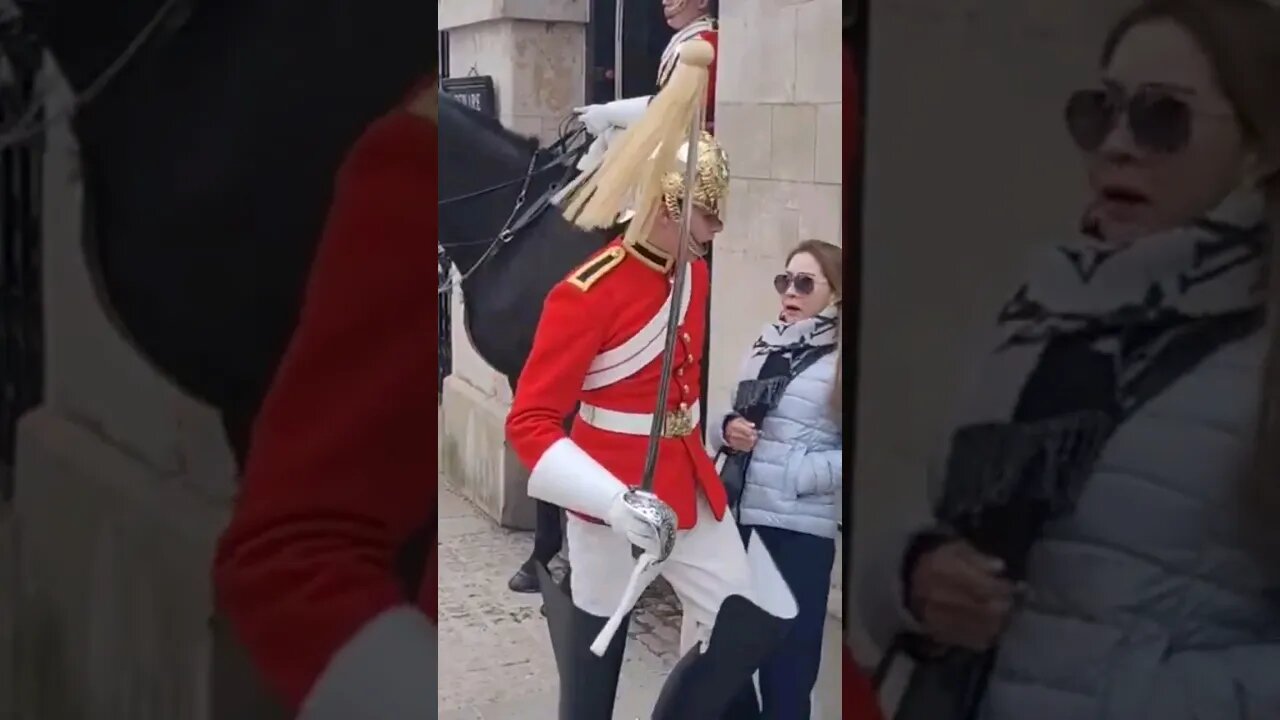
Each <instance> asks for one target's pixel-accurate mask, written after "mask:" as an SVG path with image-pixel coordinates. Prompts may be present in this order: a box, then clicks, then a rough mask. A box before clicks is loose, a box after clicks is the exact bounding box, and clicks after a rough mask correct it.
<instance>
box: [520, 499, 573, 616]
mask: <svg viewBox="0 0 1280 720" xmlns="http://www.w3.org/2000/svg"><path fill="white" fill-rule="evenodd" d="M536 507H537V509H538V512H537V515H536V516H535V517H534V519H535V524H534V526H533V554H532V555H530V556H529V559H528V560H525V561H524V564H523V565H521V566H520V569H518V570H516V573H515V574H514V575H512V576H511V579H510V580H508V581H507V587H508V588H510V589H511V590H512V591H513V592H518V593H536V592H538V590H539V587H538V573H537V566H538V565H539V564H542V565H550V564H551V560H552V559H553V558H555V556H556V555H557V554H558V553H559V552H560V548H561V546H563V544H564V533H563V531H562V529H561V526H560V517H561V515H562V514H563V511H561V509H560V508H558V507H556V506H555V505H552V504H551V503H549V502H543V501H542V500H538V501H537V505H536Z"/></svg>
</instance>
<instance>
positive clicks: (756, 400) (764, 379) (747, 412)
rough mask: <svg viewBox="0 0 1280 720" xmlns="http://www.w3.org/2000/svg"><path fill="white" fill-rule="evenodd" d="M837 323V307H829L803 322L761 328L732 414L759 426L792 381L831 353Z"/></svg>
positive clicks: (743, 375)
mask: <svg viewBox="0 0 1280 720" xmlns="http://www.w3.org/2000/svg"><path fill="white" fill-rule="evenodd" d="M839 319H840V315H839V307H838V306H836V305H831V306H828V307H827V309H825V310H823V311H822V312H820V313H818V314H817V315H815V316H814V317H811V318H807V319H805V320H798V321H796V322H793V323H786V322H782V321H781V320H779V321H777V322H773V323H769V324H768V325H765V327H764V330H763V331H761V333H760V337H758V338H756V341H755V342H754V343H752V344H751V350H750V351H749V352H748V355H747V360H746V362H745V364H744V366H743V370H742V376H741V377H742V380H741V381H740V382H739V383H738V389H737V391H736V392H735V393H734V398H733V409H734V412H736V413H737V414H738V415H741V416H742V417H744V418H746V419H747V420H749V421H751V422H753V423H756V424H757V425H758V424H759V423H760V422H762V421H763V420H764V416H765V415H767V414H768V413H769V411H770V410H772V409H773V408H774V407H776V406H777V404H778V401H779V400H781V399H782V394H783V392H784V391H785V390H786V388H787V384H788V383H790V382H791V379H792V378H794V377H795V376H796V375H799V374H800V373H802V372H804V370H805V369H806V368H808V367H809V366H810V365H812V364H813V363H815V362H817V361H818V359H819V358H821V357H822V356H823V355H826V354H827V353H829V352H831V351H833V350H835V348H836V340H837V336H838V328H839V325H840V322H839Z"/></svg>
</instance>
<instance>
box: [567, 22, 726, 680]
mask: <svg viewBox="0 0 1280 720" xmlns="http://www.w3.org/2000/svg"><path fill="white" fill-rule="evenodd" d="M619 4H621V0H619ZM705 107H706V102H705V100H704V101H703V102H700V103H699V104H698V109H697V111H696V112H694V114H693V120H692V122H690V124H689V138H688V142H687V143H686V145H685V172H684V201H683V203H682V204H681V213H680V240H679V244H678V245H677V246H676V258H675V268H674V270H673V274H672V278H671V305H670V308H669V310H668V313H667V331H666V336H665V338H664V340H665V342H666V345H664V346H663V348H662V372H661V378H662V384H661V385H659V386H658V403H657V408H656V409H655V410H654V413H653V423H652V424H651V425H650V426H649V445H648V449H647V454H646V455H645V459H644V472H643V473H642V474H641V476H640V486H639V488H634V489H631V490H628V491H627V492H626V493H625V494H623V496H622V501H623V502H625V503H627V504H628V505H630V506H631V508H632V509H633V510H635V511H636V512H637V513H639V514H641V515H644V516H647V517H648V518H650V520H651V522H652V524H653V525H654V526H655V527H659V528H660V534H664V535H665V537H663V538H662V540H663V544H662V547H661V548H660V549H659V552H658V553H657V554H654V553H651V552H644V551H641V550H640V549H639V548H632V555H633V557H635V558H636V564H635V567H634V568H633V569H632V570H631V577H630V578H628V580H627V587H626V589H625V590H624V591H623V593H622V599H621V601H620V602H619V603H618V608H617V609H616V610H614V611H613V615H611V616H610V617H609V620H608V622H606V623H605V625H604V627H603V628H602V629H601V630H600V634H599V635H597V636H596V639H595V641H594V642H592V643H591V652H592V653H594V654H595V655H596V657H603V656H604V653H605V651H606V650H608V649H609V643H610V641H611V640H613V635H614V633H616V632H617V631H618V628H619V627H620V626H621V625H622V620H623V618H625V617H626V616H627V613H629V612H631V609H632V608H634V607H635V605H636V603H637V602H638V601H639V600H640V595H641V594H643V593H644V591H645V588H647V587H649V585H650V584H651V583H652V582H653V581H654V580H656V579H657V577H658V573H659V572H660V571H661V566H662V563H663V562H666V559H667V558H668V557H670V555H671V551H672V550H673V549H674V548H675V527H670V528H666V527H663V524H664V523H666V524H672V523H670V519H669V518H670V509H669V508H668V507H667V505H666V503H664V502H662V501H661V500H659V499H658V496H657V495H655V494H654V492H653V480H654V475H655V472H656V471H657V467H658V445H659V443H660V442H661V441H662V435H663V429H664V427H663V426H664V425H665V422H666V416H667V398H668V397H670V394H671V366H672V365H674V364H675V357H676V342H677V340H676V336H677V335H678V334H679V328H678V326H679V324H680V314H681V305H683V303H682V302H681V298H682V297H683V295H684V286H685V283H686V282H688V271H689V255H690V247H689V244H690V242H691V241H692V239H691V235H692V227H693V225H692V224H693V213H694V205H693V193H694V184H695V183H696V182H697V179H698V140H699V139H701V136H702V117H703V111H704V108H705Z"/></svg>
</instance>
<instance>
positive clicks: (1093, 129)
mask: <svg viewBox="0 0 1280 720" xmlns="http://www.w3.org/2000/svg"><path fill="white" fill-rule="evenodd" d="M1193 114H1194V113H1193V112H1192V109H1191V106H1190V105H1189V104H1187V102H1186V101H1185V100H1183V99H1182V98H1179V97H1175V96H1173V95H1171V94H1169V93H1167V92H1163V91H1160V90H1149V89H1144V90H1139V91H1137V92H1135V93H1133V94H1132V95H1130V96H1128V97H1125V96H1124V95H1123V94H1121V93H1120V92H1117V91H1115V90H1079V91H1077V92H1074V93H1072V94H1071V96H1070V97H1069V98H1068V99H1067V107H1066V113H1065V115H1066V121H1067V131H1068V132H1070V133H1071V139H1072V140H1074V141H1075V143H1076V145H1077V146H1078V147H1079V148H1080V149H1081V150H1083V151H1085V152H1094V151H1095V150H1097V149H1098V148H1100V147H1102V144H1103V143H1104V142H1106V139H1107V137H1108V136H1109V135H1110V134H1111V132H1112V131H1113V130H1115V129H1116V125H1117V124H1118V123H1119V122H1120V121H1121V119H1122V118H1123V119H1124V121H1125V122H1126V123H1127V124H1128V129H1129V134H1130V135H1131V136H1132V137H1133V141H1134V143H1136V144H1137V145H1138V147H1140V148H1142V149H1143V150H1146V151H1148V152H1155V153H1166V154H1168V153H1176V152H1178V151H1179V150H1182V149H1183V148H1185V147H1186V146H1187V143H1188V142H1189V141H1190V140H1191V116H1192V115H1193Z"/></svg>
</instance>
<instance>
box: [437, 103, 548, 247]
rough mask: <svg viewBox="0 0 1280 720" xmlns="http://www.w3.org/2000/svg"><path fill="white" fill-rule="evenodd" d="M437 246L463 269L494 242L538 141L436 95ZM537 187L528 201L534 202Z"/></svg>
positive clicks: (514, 198)
mask: <svg viewBox="0 0 1280 720" xmlns="http://www.w3.org/2000/svg"><path fill="white" fill-rule="evenodd" d="M438 126H439V130H440V135H439V137H440V190H439V192H440V201H441V205H440V242H441V244H443V245H445V246H446V247H449V246H452V248H451V249H450V254H451V255H452V256H453V258H454V260H455V261H456V262H458V263H460V264H463V265H466V264H467V260H468V259H470V257H471V256H472V255H474V256H476V257H479V255H480V254H481V253H483V252H484V250H485V248H484V247H483V246H482V243H483V242H484V241H486V240H491V239H493V238H495V237H497V235H498V233H499V232H500V231H501V230H502V226H503V222H504V221H505V220H506V219H507V218H508V217H509V216H510V214H511V211H512V208H514V207H515V205H516V200H517V198H518V197H519V195H520V190H521V188H522V187H523V185H524V183H523V180H524V178H525V177H526V175H527V174H528V172H529V166H530V163H531V162H532V160H533V157H534V153H536V152H537V150H538V141H537V140H536V139H534V138H528V137H524V136H521V135H518V134H516V133H513V132H511V131H510V130H508V129H507V128H505V127H503V125H502V123H500V122H498V121H497V120H496V119H494V118H491V117H489V116H488V115H485V114H483V113H480V112H476V111H475V110H472V109H471V108H469V107H467V106H466V105H464V104H462V103H461V102H459V101H458V100H457V99H455V98H453V97H452V96H450V95H449V94H447V93H443V92H442V93H440V108H439V124H438ZM535 191H536V189H535V188H530V190H529V193H528V196H529V197H536V195H535V194H534V193H535Z"/></svg>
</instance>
